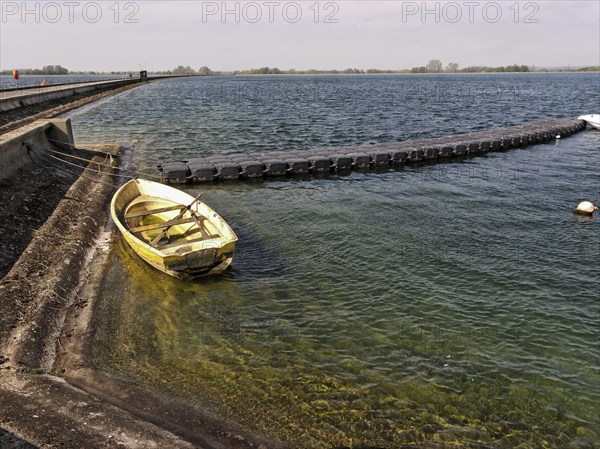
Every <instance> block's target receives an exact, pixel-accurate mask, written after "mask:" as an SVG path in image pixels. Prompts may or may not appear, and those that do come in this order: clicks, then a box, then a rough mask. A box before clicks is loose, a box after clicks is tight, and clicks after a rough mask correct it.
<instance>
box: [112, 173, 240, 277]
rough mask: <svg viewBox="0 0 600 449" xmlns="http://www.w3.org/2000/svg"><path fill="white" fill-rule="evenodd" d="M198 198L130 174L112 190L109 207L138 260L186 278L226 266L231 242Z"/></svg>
mask: <svg viewBox="0 0 600 449" xmlns="http://www.w3.org/2000/svg"><path fill="white" fill-rule="evenodd" d="M199 198H200V195H198V196H197V197H196V198H194V197H192V196H191V195H188V194H187V193H185V192H182V191H181V190H177V189H174V188H172V187H169V186H166V185H164V184H159V183H157V182H153V181H147V180H144V179H132V180H131V181H128V182H127V183H125V184H124V185H123V186H122V187H121V188H120V189H119V190H117V192H116V193H115V195H114V196H113V199H112V201H111V205H110V212H111V215H112V218H113V220H114V222H115V223H116V225H117V227H118V228H119V231H120V232H121V234H122V235H123V237H124V238H125V240H126V241H127V243H128V244H129V246H130V247H131V248H132V249H133V250H134V251H135V252H136V253H137V254H138V255H139V256H140V257H141V258H142V259H143V260H145V261H146V262H148V263H149V264H150V265H152V266H153V267H155V268H157V269H158V270H160V271H162V272H163V273H167V274H170V275H171V276H174V277H177V278H180V279H190V278H195V277H199V276H204V275H209V274H218V273H221V272H223V271H224V270H225V269H227V267H228V266H229V265H230V264H231V260H232V258H233V252H234V250H235V245H236V242H237V236H236V235H235V233H234V232H233V230H232V229H231V227H230V226H229V225H228V224H227V223H226V222H225V220H223V218H221V216H220V215H219V214H217V213H216V212H215V211H214V210H213V209H211V208H210V207H208V206H207V205H206V204H205V203H203V202H202V201H200V200H199Z"/></svg>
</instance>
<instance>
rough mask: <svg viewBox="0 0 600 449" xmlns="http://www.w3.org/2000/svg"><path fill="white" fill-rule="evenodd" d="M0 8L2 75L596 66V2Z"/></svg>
mask: <svg viewBox="0 0 600 449" xmlns="http://www.w3.org/2000/svg"><path fill="white" fill-rule="evenodd" d="M0 3H1V7H2V19H1V22H0V68H1V69H4V70H6V69H13V68H41V67H42V66H44V65H49V64H60V65H62V66H64V67H66V68H68V69H69V70H138V69H140V68H147V69H148V70H167V69H172V68H174V67H176V66H178V65H185V66H187V65H189V66H192V67H193V68H194V69H198V68H199V67H200V66H208V67H210V68H211V69H213V70H236V69H248V68H255V67H262V66H270V67H278V68H280V69H290V68H295V69H298V70H300V69H308V68H316V69H345V68H349V67H356V68H361V69H368V68H382V69H384V68H385V69H406V68H411V67H414V66H420V65H425V64H426V63H427V61H428V60H430V59H434V58H436V59H440V60H441V61H442V62H443V63H444V65H446V64H447V63H449V62H456V63H458V64H459V65H460V67H466V66H469V65H487V66H500V65H509V64H526V65H536V66H544V67H556V66H567V65H568V66H585V65H600V61H599V59H600V2H598V1H596V0H584V1H580V0H568V1H556V0H552V1H530V2H515V1H514V0H510V1H497V2H492V1H456V2H445V1H440V2H426V3H423V2H421V1H418V2H407V1H393V0H392V1H372V0H342V1H332V2H327V1H321V2H316V1H314V0H308V1H306V0H299V1H296V2H293V1H277V0H273V1H270V0H264V1H262V0H259V1H255V2H246V1H239V2H235V1H233V2H226V3H223V2H221V1H215V2H211V1H205V2H200V1H185V2H167V1H164V2H163V1H135V2H115V1H114V0H111V1H96V2H93V1H70V0H69V1H67V0H65V1H56V2H43V1H40V2H27V3H23V2H21V1H4V0H2V1H1V2H0ZM515 5H517V7H515Z"/></svg>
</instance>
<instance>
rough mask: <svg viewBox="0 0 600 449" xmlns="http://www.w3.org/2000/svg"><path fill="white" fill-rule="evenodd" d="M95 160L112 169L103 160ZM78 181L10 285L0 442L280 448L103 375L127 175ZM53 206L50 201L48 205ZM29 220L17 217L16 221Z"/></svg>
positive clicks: (0, 373)
mask: <svg viewBox="0 0 600 449" xmlns="http://www.w3.org/2000/svg"><path fill="white" fill-rule="evenodd" d="M97 150H103V151H109V150H111V148H109V147H107V146H104V147H100V148H97ZM112 152H114V151H112ZM93 160H94V162H103V163H106V160H105V159H103V158H100V157H98V156H96V157H95V158H94V159H93ZM90 165H92V164H90ZM94 165H95V164H94ZM30 168H31V167H30V166H25V167H24V169H25V170H29V169H30ZM52 168H53V169H56V167H52ZM115 168H116V165H115ZM35 175H38V176H39V175H40V173H39V172H35ZM55 175H56V174H55ZM22 176H23V174H22V173H21V174H19V172H18V171H17V172H16V173H15V174H13V176H12V177H10V178H8V180H7V182H12V181H15V182H18V181H21V180H22ZM73 178H75V179H76V180H75V181H74V182H73V184H72V185H71V186H70V188H68V190H67V191H66V193H65V194H64V196H62V198H61V199H60V200H59V201H58V203H57V206H56V208H55V209H54V211H53V212H51V215H50V216H49V218H48V219H47V221H46V222H45V223H43V225H41V226H40V227H39V229H37V230H35V231H33V232H32V234H33V236H32V238H31V242H30V243H29V245H28V246H27V248H26V249H25V250H24V251H23V253H22V254H21V256H20V257H19V259H18V260H17V261H16V262H15V263H14V265H13V266H12V268H11V269H10V270H9V271H8V273H7V274H6V275H5V276H4V277H3V278H2V279H1V280H0V404H2V406H1V407H0V445H1V446H2V447H3V448H4V447H11V446H12V447H27V448H28V447H40V448H46V447H48V448H49V447H63V448H73V449H75V448H77V449H79V448H82V447H85V448H114V447H128V448H144V449H145V448H186V449H187V448H219V449H220V448H223V449H225V448H251V447H254V448H257V447H258V448H261V447H262V448H263V449H265V448H267V447H269V448H271V447H280V446H281V445H280V444H279V443H277V442H272V441H263V440H262V439H260V438H255V437H253V436H252V435H246V434H242V433H239V432H234V431H232V430H231V428H229V427H227V426H226V425H224V424H223V423H222V422H220V421H219V420H218V419H217V418H216V417H212V416H208V415H206V414H205V413H203V411H202V410H197V409H194V408H192V407H190V406H189V405H187V404H185V403H184V402H182V401H178V400H177V399H174V398H169V397H159V396H156V395H152V394H150V393H149V392H147V391H145V390H144V389H142V388H139V387H137V386H136V385H134V384H132V383H130V382H127V381H124V380H121V379H118V378H115V377H113V376H110V375H108V374H106V373H103V372H101V371H98V370H97V369H96V367H95V366H94V363H93V347H92V346H91V345H92V340H91V337H93V335H94V329H95V327H94V326H95V322H94V316H95V311H96V308H97V306H98V291H99V286H100V284H101V282H102V281H103V278H104V275H105V272H106V269H107V268H108V266H109V263H110V255H111V242H112V241H113V239H114V235H113V232H114V231H113V226H112V225H111V222H110V219H109V213H108V204H109V201H110V198H111V197H112V193H114V191H115V188H116V184H117V181H116V179H117V178H114V177H113V176H111V174H110V172H104V173H100V174H98V173H94V172H90V171H85V172H84V173H83V174H81V176H79V177H77V173H75V174H73V173H71V178H68V179H66V180H65V181H64V183H65V184H66V183H68V182H69V180H71V181H72V180H73ZM57 194H59V195H62V193H61V192H58V193H57ZM46 199H47V198H45V197H44V195H43V194H40V196H39V198H38V201H45V200H46ZM2 206H3V209H4V207H5V204H2ZM30 207H31V208H32V207H36V204H30ZM24 213H27V212H26V211H21V210H18V209H17V210H15V211H13V219H14V222H15V223H17V224H18V223H19V222H20V221H21V218H20V215H21V214H24ZM15 232H18V233H20V232H21V230H20V229H19V228H17V229H15ZM19 235H20V234H19ZM9 445H10V446H9Z"/></svg>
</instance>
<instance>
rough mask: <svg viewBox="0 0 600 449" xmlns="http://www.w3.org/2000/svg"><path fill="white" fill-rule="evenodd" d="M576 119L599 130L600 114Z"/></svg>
mask: <svg viewBox="0 0 600 449" xmlns="http://www.w3.org/2000/svg"><path fill="white" fill-rule="evenodd" d="M577 118H578V119H579V120H585V122H586V123H587V124H588V125H590V126H592V127H593V128H596V129H600V114H589V115H581V116H579V117H577Z"/></svg>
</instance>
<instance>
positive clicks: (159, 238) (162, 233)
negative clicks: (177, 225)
mask: <svg viewBox="0 0 600 449" xmlns="http://www.w3.org/2000/svg"><path fill="white" fill-rule="evenodd" d="M202 195H204V192H200V193H199V194H198V196H196V198H194V201H192V202H191V203H190V204H189V205H188V206H186V207H185V209H183V210H182V211H181V212H180V213H179V215H177V216H176V217H175V218H173V220H172V221H176V220H179V219H180V218H181V217H183V215H184V214H185V213H186V212H187V211H188V210H190V209H191V208H192V206H193V205H194V204H195V203H196V202H197V201H198V200H199V199H200V197H201V196H202ZM171 226H173V225H171ZM171 226H167V227H166V228H165V229H163V231H162V232H161V233H160V235H159V236H158V237H156V238H155V239H154V240H152V242H150V246H152V247H154V246H155V245H156V244H157V243H158V242H160V241H161V239H162V238H163V237H164V236H165V234H167V233H168V232H169V229H171Z"/></svg>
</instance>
